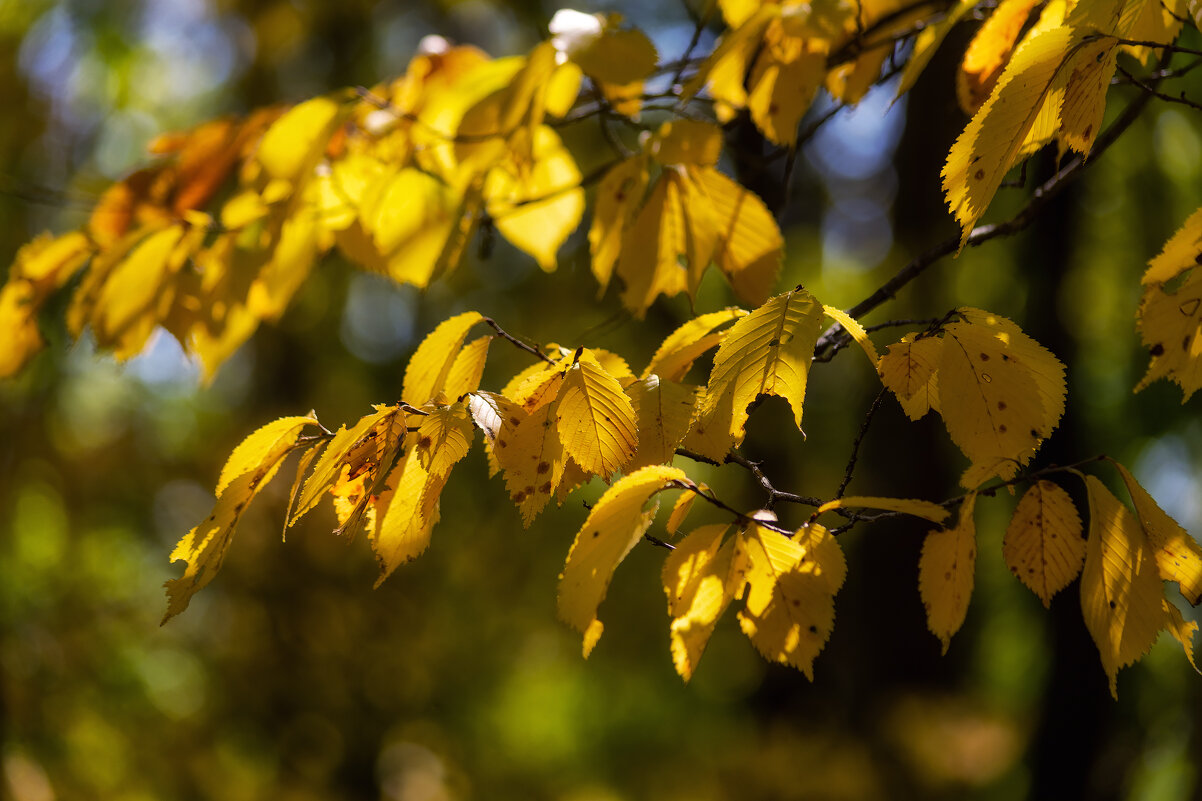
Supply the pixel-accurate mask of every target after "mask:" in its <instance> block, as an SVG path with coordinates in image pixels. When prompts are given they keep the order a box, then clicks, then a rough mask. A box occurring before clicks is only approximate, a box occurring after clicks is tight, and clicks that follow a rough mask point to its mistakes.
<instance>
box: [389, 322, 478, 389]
mask: <svg viewBox="0 0 1202 801" xmlns="http://www.w3.org/2000/svg"><path fill="white" fill-rule="evenodd" d="M483 319H484V318H483V317H482V316H481V315H480V314H478V313H477V312H464V313H463V314H458V315H456V316H454V317H452V318H450V319H448V320H444V321H443V322H441V323H439V324H438V326H437V327H436V328H435V329H434V330H433V331H431V332H430V333H429V334H427V335H426V338H425V339H423V340H422V343H421V344H420V345H418V346H417V350H416V351H415V352H414V354H413V356H412V357H411V358H410V359H409V364H408V366H406V367H405V380H404V382H403V385H402V389H401V397H402V398H404V399H405V400H406V401H407V402H408V403H411V404H413V405H415V406H420V405H421V404H424V403H427V402H429V401H430V400H432V399H433V398H434V396H435V395H437V394H438V393H439V392H441V391H442V389H443V387H444V385H445V384H446V381H447V377H448V376H449V375H450V374H451V368H452V367H453V366H454V364H455V359H456V357H458V355H459V351H460V349H461V348H462V347H463V341H464V340H465V339H467V332H468V331H470V330H471V328H472V326H474V325H475V324H476V323H478V322H480V321H481V320H483Z"/></svg>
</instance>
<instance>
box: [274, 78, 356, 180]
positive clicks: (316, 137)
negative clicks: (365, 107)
mask: <svg viewBox="0 0 1202 801" xmlns="http://www.w3.org/2000/svg"><path fill="white" fill-rule="evenodd" d="M343 117H344V114H343V110H342V106H341V105H340V104H338V103H336V102H334V101H333V100H331V99H330V98H328V97H315V98H313V99H312V100H306V101H305V102H304V103H301V104H300V105H297V106H293V107H292V108H291V109H289V110H288V111H286V112H285V113H284V115H283V116H282V117H280V118H279V119H278V120H276V121H275V122H274V123H272V125H271V127H270V128H268V129H267V133H265V134H263V138H262V140H260V141H259V148H258V151H257V152H256V154H255V159H256V160H257V161H258V162H259V164H261V165H262V166H263V170H264V172H265V173H266V174H267V176H268V177H269V178H274V179H282V180H285V181H288V182H290V183H292V184H293V185H294V186H295V185H299V184H300V183H302V182H303V181H304V180H305V179H306V178H307V177H308V176H309V174H310V173H312V172H313V168H314V167H316V166H317V163H318V162H319V161H321V157H322V154H323V153H324V152H325V148H326V143H327V142H328V141H329V139H330V137H331V136H332V135H333V134H334V131H335V130H337V129H338V126H339V125H341V124H342V121H343Z"/></svg>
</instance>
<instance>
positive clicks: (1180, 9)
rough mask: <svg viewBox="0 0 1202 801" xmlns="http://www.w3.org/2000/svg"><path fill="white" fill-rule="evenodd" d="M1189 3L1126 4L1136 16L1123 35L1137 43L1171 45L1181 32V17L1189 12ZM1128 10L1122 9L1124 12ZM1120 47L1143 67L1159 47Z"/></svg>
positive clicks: (1149, 61)
mask: <svg viewBox="0 0 1202 801" xmlns="http://www.w3.org/2000/svg"><path fill="white" fill-rule="evenodd" d="M1188 5H1189V4H1188V3H1187V2H1185V0H1168V1H1167V2H1143V3H1131V4H1129V7H1130V10H1132V11H1134V12H1135V13H1136V17H1135V19H1133V20H1132V22H1131V27H1130V30H1129V31H1127V33H1126V38H1128V39H1132V40H1134V41H1137V42H1160V43H1162V44H1166V45H1167V44H1172V43H1173V42H1174V41H1176V39H1177V35H1178V34H1179V33H1181V28H1182V25H1183V23H1184V20H1185V19H1186V17H1187V15H1188V14H1189V8H1188ZM1127 10H1128V9H1127V8H1124V10H1123V11H1124V15H1125V14H1126V12H1127ZM1120 27H1123V26H1120ZM1123 49H1124V50H1126V51H1127V52H1128V53H1130V54H1131V55H1132V56H1134V57H1135V59H1136V60H1137V61H1139V62H1140V63H1141V64H1143V65H1144V66H1145V67H1151V66H1152V64H1153V61H1154V59H1155V58H1156V57H1157V55H1158V52H1159V49H1158V48H1151V47H1143V46H1138V45H1123Z"/></svg>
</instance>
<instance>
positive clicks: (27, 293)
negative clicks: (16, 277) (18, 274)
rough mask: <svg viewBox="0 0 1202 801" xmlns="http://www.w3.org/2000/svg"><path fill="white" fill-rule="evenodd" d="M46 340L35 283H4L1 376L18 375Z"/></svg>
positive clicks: (0, 302)
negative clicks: (42, 331)
mask: <svg viewBox="0 0 1202 801" xmlns="http://www.w3.org/2000/svg"><path fill="white" fill-rule="evenodd" d="M44 344H45V343H44V342H43V340H42V334H41V332H40V331H39V330H38V320H37V303H36V300H35V296H34V289H33V285H32V284H30V283H28V282H26V281H17V282H10V283H8V284H5V285H4V288H3V289H0V378H8V377H9V376H13V375H16V374H17V373H18V372H19V371H20V370H21V368H23V367H24V366H25V365H26V364H28V363H29V360H30V359H31V358H33V356H34V354H36V353H37V352H38V351H40V350H41V349H42V348H43V347H44Z"/></svg>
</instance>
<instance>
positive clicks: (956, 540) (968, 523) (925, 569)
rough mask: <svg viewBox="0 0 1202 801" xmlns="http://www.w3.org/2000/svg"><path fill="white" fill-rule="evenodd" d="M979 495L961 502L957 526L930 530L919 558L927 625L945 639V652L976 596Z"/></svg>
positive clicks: (920, 589)
mask: <svg viewBox="0 0 1202 801" xmlns="http://www.w3.org/2000/svg"><path fill="white" fill-rule="evenodd" d="M976 499H977V496H976V494H975V493H973V494H970V495H969V496H968V497H967V498H965V499H964V502H963V503H962V504H961V505H960V519H959V522H957V523H956V527H955V528H949V529H939V530H937V531H932V532H931V533H929V534H927V537H926V539H925V540H924V541H923V543H922V557H921V558H920V559H919V561H918V591H919V594H920V595H921V596H922V605H923V606H924V607H926V611H927V627H928V628H930V630H931V632H932V633H933V634H934V635H935V636H936V637H938V638H939V639H940V640H941V641H942V642H943V653H945V654H946V653H947V648H948V646H949V645H950V644H951V641H952V635H953V634H955V633H956V632H957V631H959V630H960V626H962V625H964V617H965V615H967V614H968V601H969V599H970V598H971V597H972V585H973V569H974V567H975V565H976V560H977V535H976V526H975V525H974V524H973V518H972V514H973V507H974V506H975V504H976Z"/></svg>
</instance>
